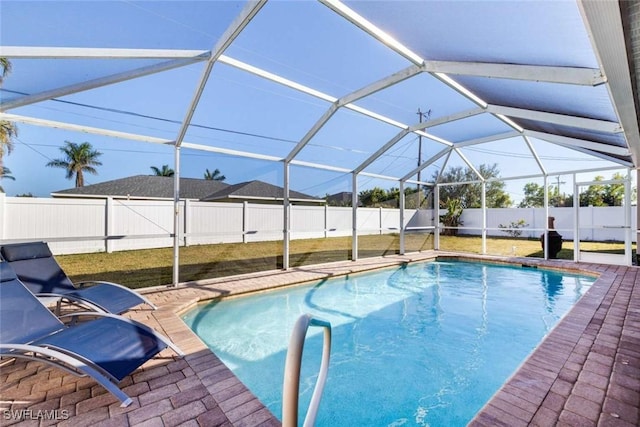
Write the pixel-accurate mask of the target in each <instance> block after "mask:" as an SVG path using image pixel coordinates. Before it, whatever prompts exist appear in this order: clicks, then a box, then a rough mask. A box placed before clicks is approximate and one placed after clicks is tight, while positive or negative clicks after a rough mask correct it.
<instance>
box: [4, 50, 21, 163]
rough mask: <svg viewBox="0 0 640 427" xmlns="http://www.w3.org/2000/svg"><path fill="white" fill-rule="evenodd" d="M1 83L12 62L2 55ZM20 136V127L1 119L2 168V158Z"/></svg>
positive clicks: (9, 152)
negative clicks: (14, 139)
mask: <svg viewBox="0 0 640 427" xmlns="http://www.w3.org/2000/svg"><path fill="white" fill-rule="evenodd" d="M0 68H1V69H2V72H1V73H0V84H1V83H2V82H3V81H4V78H5V77H6V76H7V75H8V74H9V73H10V72H11V62H10V61H9V60H8V59H7V58H4V57H0ZM17 136H18V127H17V126H16V125H15V124H13V123H12V122H10V121H7V120H0V169H1V168H2V167H3V162H2V158H3V157H4V155H5V154H6V155H9V154H11V151H13V138H15V137H17Z"/></svg>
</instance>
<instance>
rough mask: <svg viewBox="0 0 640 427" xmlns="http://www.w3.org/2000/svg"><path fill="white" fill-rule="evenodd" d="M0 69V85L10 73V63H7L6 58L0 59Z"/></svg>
mask: <svg viewBox="0 0 640 427" xmlns="http://www.w3.org/2000/svg"><path fill="white" fill-rule="evenodd" d="M0 68H2V72H1V73H0V83H2V82H3V81H4V78H5V77H7V76H8V75H9V73H10V72H11V69H12V66H11V61H9V59H8V58H5V57H0Z"/></svg>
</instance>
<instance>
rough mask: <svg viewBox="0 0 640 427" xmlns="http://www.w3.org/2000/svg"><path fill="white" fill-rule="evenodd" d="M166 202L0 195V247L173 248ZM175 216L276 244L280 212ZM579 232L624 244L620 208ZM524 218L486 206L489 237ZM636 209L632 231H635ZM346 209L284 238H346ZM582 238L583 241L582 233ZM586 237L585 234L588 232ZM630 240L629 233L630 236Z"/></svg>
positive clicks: (382, 213) (381, 218)
mask: <svg viewBox="0 0 640 427" xmlns="http://www.w3.org/2000/svg"><path fill="white" fill-rule="evenodd" d="M173 209H174V208H173V202H171V201H163V200H161V201H153V200H120V199H106V200H105V199H66V198H65V199H62V198H60V199H54V198H31V197H6V196H5V195H4V194H3V193H0V243H2V242H4V243H8V242H13V241H27V240H46V241H48V242H49V243H50V246H51V249H52V251H53V252H54V253H55V254H71V253H88V252H102V251H108V252H111V251H122V250H132V249H147V248H159V247H170V246H172V245H173V238H172V233H173V221H174V216H173ZM551 215H553V216H555V218H556V229H558V231H559V232H560V234H562V235H563V237H564V238H565V239H572V238H573V209H572V208H557V209H551ZM433 216H434V215H433V212H432V211H430V210H420V211H416V210H410V209H408V210H406V211H405V227H407V228H408V229H409V230H411V229H415V230H419V229H424V228H425V227H432V226H433V222H434V221H433ZM178 218H179V224H180V229H181V232H182V233H183V234H184V239H183V241H182V242H181V244H183V245H200V244H212V243H240V242H257V241H273V240H281V239H282V235H283V232H282V230H283V228H284V225H283V208H282V206H279V205H269V204H253V203H247V202H244V203H210V202H194V201H187V202H183V203H181V204H180V208H179V211H178ZM580 218H581V219H580V223H581V224H582V225H584V226H587V225H589V224H595V225H596V228H594V229H581V231H580V233H581V238H582V239H587V240H618V241H622V240H624V238H623V235H622V234H621V233H622V230H620V229H616V228H615V227H616V226H618V225H623V224H624V211H623V209H622V208H619V207H615V208H581V210H580ZM520 219H524V220H525V222H526V223H528V224H529V225H528V226H527V227H526V228H527V229H528V230H527V231H525V232H524V233H523V237H537V236H539V235H540V234H541V232H542V231H543V230H544V228H545V224H546V219H545V215H544V209H489V210H488V211H487V227H488V233H487V234H488V235H490V236H506V235H507V234H506V233H504V231H502V230H500V229H499V225H500V224H503V225H508V224H510V223H511V222H515V221H518V220H520ZM635 219H636V215H635V207H634V208H633V213H632V230H635V229H636V225H635V224H636V221H635ZM462 220H463V222H464V227H463V229H461V230H460V234H477V235H479V234H481V232H482V230H481V229H482V211H481V210H480V209H467V210H465V211H464V213H463V215H462ZM357 228H358V234H360V235H366V234H383V233H398V232H399V230H400V211H399V210H398V209H386V208H360V209H358V224H357ZM351 233H352V210H351V208H348V207H331V206H292V207H291V239H308V238H324V237H337V236H350V235H351ZM583 233H584V234H585V235H584V236H583V235H582V234H583ZM589 233H590V234H589ZM633 236H634V239H635V233H633Z"/></svg>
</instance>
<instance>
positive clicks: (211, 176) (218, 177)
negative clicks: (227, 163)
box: [204, 168, 227, 181]
mask: <svg viewBox="0 0 640 427" xmlns="http://www.w3.org/2000/svg"><path fill="white" fill-rule="evenodd" d="M204 179H206V180H208V181H224V180H225V179H227V177H226V176H224V175H222V173H220V170H219V169H217V168H216V169H215V170H214V171H213V172H210V171H209V169H207V170H206V172H205V173H204Z"/></svg>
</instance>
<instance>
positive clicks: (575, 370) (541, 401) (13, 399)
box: [0, 252, 640, 427]
mask: <svg viewBox="0 0 640 427" xmlns="http://www.w3.org/2000/svg"><path fill="white" fill-rule="evenodd" d="M435 256H436V253H434V252H427V253H421V254H413V255H406V256H391V257H385V258H371V259H363V260H359V261H357V262H340V263H332V264H326V265H320V266H309V267H304V268H296V269H292V270H290V271H287V272H281V271H270V272H260V273H253V274H249V275H244V276H239V277H233V278H222V279H215V280H210V281H206V282H199V283H192V284H188V285H185V286H181V287H179V288H177V289H172V288H161V289H160V288H158V289H150V290H145V291H144V293H145V295H146V296H147V297H149V298H150V299H151V300H152V301H153V302H154V303H155V304H156V305H158V307H159V309H158V310H156V311H151V310H149V309H147V308H146V307H142V308H140V309H138V310H136V311H133V312H131V317H132V318H135V319H136V320H140V321H142V322H144V323H146V324H148V325H150V326H153V327H154V328H156V329H157V330H158V331H160V332H161V333H163V334H165V335H167V336H168V337H169V338H171V339H172V340H173V341H174V342H175V343H176V344H177V345H178V346H179V347H180V348H181V349H182V350H183V351H184V352H185V353H186V354H187V356H186V357H184V358H178V357H177V356H176V355H175V354H173V353H172V352H171V351H170V350H165V351H163V352H162V353H161V354H160V355H159V356H157V357H156V358H155V359H153V360H151V361H149V362H147V363H146V364H145V365H144V366H143V367H142V368H141V369H139V370H138V371H136V372H134V373H133V374H132V375H130V376H128V377H127V378H126V379H125V380H124V381H123V382H122V383H121V384H120V387H121V388H122V389H123V390H124V391H125V392H126V393H127V394H129V396H131V397H132V398H133V404H132V405H130V406H129V407H127V408H121V407H120V405H119V402H118V401H117V400H116V399H115V398H114V397H113V396H112V395H111V394H109V393H107V392H106V391H105V390H104V389H103V388H102V387H101V386H99V385H97V384H96V383H95V382H94V381H93V380H91V379H88V378H78V377H75V376H73V375H70V374H68V373H65V372H64V371H61V370H59V369H56V368H52V367H49V366H47V365H44V364H42V363H39V362H27V361H21V360H17V361H13V362H10V363H8V364H5V365H3V366H2V367H1V370H0V384H1V386H0V387H1V388H0V409H1V410H2V414H1V415H0V424H1V425H19V426H22V425H25V426H27V425H28V426H46V425H55V424H58V425H61V426H73V427H80V426H85V425H91V426H95V427H98V426H129V425H136V426H138V425H141V426H176V425H185V426H218V425H220V426H271V425H279V424H280V423H279V421H278V420H277V418H276V417H274V415H273V414H271V413H270V412H269V410H268V409H267V408H265V407H264V406H263V405H262V404H261V403H260V402H259V401H258V399H257V398H256V397H255V396H254V395H253V394H252V393H251V392H250V391H249V390H248V389H247V388H246V387H245V386H244V385H243V384H242V383H241V382H240V381H239V380H238V379H237V378H236V377H235V376H234V375H233V373H231V371H230V370H228V369H227V368H226V366H225V365H224V364H223V363H222V362H221V361H220V359H218V358H217V357H216V356H215V355H214V354H213V353H211V352H210V351H209V350H208V349H207V347H206V346H205V345H204V344H203V343H202V342H201V341H200V339H199V338H198V337H197V336H195V334H193V332H192V331H191V330H190V329H189V328H188V327H187V326H186V325H185V324H184V323H183V322H182V321H181V320H180V318H179V316H178V314H179V313H180V312H182V311H183V310H185V309H186V308H188V307H190V306H192V305H193V304H195V303H197V302H198V301H201V300H207V299H211V298H216V297H219V296H227V295H234V294H240V293H244V292H250V291H255V290H263V289H268V288H273V287H276V286H284V285H288V284H294V283H301V282H306V281H311V280H318V279H322V278H325V277H328V276H335V275H342V274H348V273H354V272H359V271H365V270H369V269H373V268H379V267H384V266H391V265H397V264H400V263H403V262H410V261H417V260H424V259H429V258H434V257H435ZM437 256H438V257H443V256H452V255H445V254H443V253H442V252H438V253H437ZM464 258H473V259H481V257H473V256H464ZM485 259H486V257H485ZM491 259H492V260H493V261H496V262H503V261H506V260H505V259H498V258H491ZM511 261H515V262H517V263H519V264H522V263H528V264H535V265H542V266H550V267H554V268H558V267H563V268H567V269H570V270H572V271H576V270H578V269H579V270H580V271H587V272H589V271H590V272H598V273H599V274H600V277H599V279H598V280H597V281H596V283H595V284H594V285H592V287H591V289H589V291H588V292H587V294H586V295H585V296H584V297H583V298H582V299H581V300H580V301H579V302H578V304H577V305H576V306H575V307H574V308H573V309H572V310H571V312H570V313H569V314H568V315H567V316H566V317H565V318H564V319H563V320H562V321H561V322H560V323H559V325H558V326H557V327H556V328H555V329H554V330H553V331H552V332H551V333H550V334H549V336H548V337H547V339H546V340H545V341H544V342H543V343H542V344H541V345H540V346H539V347H538V349H536V351H535V352H534V353H533V354H532V355H531V356H530V357H529V359H528V360H527V361H526V362H525V363H524V364H523V365H522V367H521V368H520V369H519V370H518V372H516V373H515V374H514V375H513V376H512V378H511V379H510V380H509V381H508V382H507V383H506V384H505V385H504V386H503V387H502V389H501V390H500V391H499V392H498V393H497V394H496V395H495V396H494V397H493V399H492V400H491V401H490V402H489V403H487V405H486V406H485V407H484V408H483V410H482V411H481V412H480V413H479V414H478V415H477V416H476V418H475V419H474V420H473V421H472V422H471V423H470V424H471V425H472V426H497V425H500V426H518V425H541V426H553V425H575V426H591V425H593V426H596V425H602V426H608V425H612V426H637V425H639V424H640V415H639V412H638V411H639V408H640V295H639V293H640V286H636V283H637V279H638V280H640V277H638V276H637V274H638V271H640V270H639V269H638V268H635V267H630V268H627V267H617V266H605V265H597V264H579V265H578V264H574V263H569V262H559V261H541V260H533V259H512V260H511ZM3 327H7V325H3Z"/></svg>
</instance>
